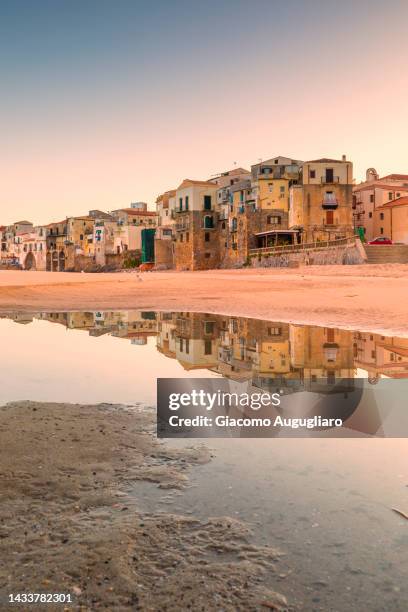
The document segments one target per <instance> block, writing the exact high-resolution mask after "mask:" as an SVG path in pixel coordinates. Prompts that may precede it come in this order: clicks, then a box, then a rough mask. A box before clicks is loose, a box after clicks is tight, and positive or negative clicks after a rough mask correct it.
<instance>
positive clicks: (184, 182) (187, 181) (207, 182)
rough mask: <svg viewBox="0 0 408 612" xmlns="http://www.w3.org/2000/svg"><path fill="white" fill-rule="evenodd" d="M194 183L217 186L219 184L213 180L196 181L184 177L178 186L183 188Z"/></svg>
mask: <svg viewBox="0 0 408 612" xmlns="http://www.w3.org/2000/svg"><path fill="white" fill-rule="evenodd" d="M193 185H202V186H203V187H216V186H217V185H216V184H215V183H213V182H211V181H195V180H193V179H184V181H183V182H182V183H181V185H179V186H178V187H177V189H183V188H184V187H190V186H193Z"/></svg>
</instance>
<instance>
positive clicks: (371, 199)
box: [370, 193, 374, 203]
mask: <svg viewBox="0 0 408 612" xmlns="http://www.w3.org/2000/svg"><path fill="white" fill-rule="evenodd" d="M370 202H371V203H372V202H374V194H373V193H372V194H371V195H370Z"/></svg>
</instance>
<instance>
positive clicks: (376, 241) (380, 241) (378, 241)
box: [368, 236, 394, 244]
mask: <svg viewBox="0 0 408 612" xmlns="http://www.w3.org/2000/svg"><path fill="white" fill-rule="evenodd" d="M368 244H394V243H393V241H392V240H391V238H387V237H386V236H377V238H374V240H370V242H369V243H368Z"/></svg>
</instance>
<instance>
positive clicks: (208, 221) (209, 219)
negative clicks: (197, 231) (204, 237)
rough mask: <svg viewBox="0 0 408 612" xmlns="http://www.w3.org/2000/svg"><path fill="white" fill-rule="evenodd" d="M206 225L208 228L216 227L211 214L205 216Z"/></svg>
mask: <svg viewBox="0 0 408 612" xmlns="http://www.w3.org/2000/svg"><path fill="white" fill-rule="evenodd" d="M204 227H205V228H208V229H212V228H213V227H214V220H213V218H212V217H210V216H209V215H207V216H205V217H204Z"/></svg>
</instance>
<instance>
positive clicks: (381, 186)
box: [353, 181, 408, 191]
mask: <svg viewBox="0 0 408 612" xmlns="http://www.w3.org/2000/svg"><path fill="white" fill-rule="evenodd" d="M374 189H391V190H392V191H408V185H407V186H406V187H405V186H404V185H390V184H389V183H379V182H377V181H376V182H373V183H371V185H366V184H363V185H362V186H361V187H358V186H357V187H355V188H354V190H353V191H373V190H374Z"/></svg>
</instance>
